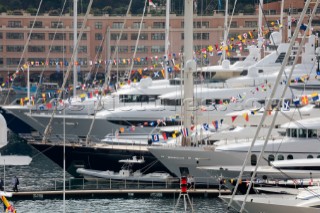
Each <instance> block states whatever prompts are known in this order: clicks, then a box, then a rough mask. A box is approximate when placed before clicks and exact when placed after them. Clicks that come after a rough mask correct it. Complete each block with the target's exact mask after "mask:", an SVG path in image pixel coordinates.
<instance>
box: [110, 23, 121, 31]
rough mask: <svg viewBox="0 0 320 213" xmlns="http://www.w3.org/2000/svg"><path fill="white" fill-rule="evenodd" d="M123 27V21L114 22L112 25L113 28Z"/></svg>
mask: <svg viewBox="0 0 320 213" xmlns="http://www.w3.org/2000/svg"><path fill="white" fill-rule="evenodd" d="M122 27H123V22H113V23H112V27H111V28H113V29H122Z"/></svg>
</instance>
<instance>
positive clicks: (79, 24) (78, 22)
mask: <svg viewBox="0 0 320 213" xmlns="http://www.w3.org/2000/svg"><path fill="white" fill-rule="evenodd" d="M71 27H72V29H73V22H72V24H71ZM81 27H82V21H77V28H78V29H80V28H81Z"/></svg>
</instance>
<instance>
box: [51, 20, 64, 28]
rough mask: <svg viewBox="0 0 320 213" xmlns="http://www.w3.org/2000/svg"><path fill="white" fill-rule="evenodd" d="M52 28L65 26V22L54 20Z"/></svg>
mask: <svg viewBox="0 0 320 213" xmlns="http://www.w3.org/2000/svg"><path fill="white" fill-rule="evenodd" d="M51 28H63V22H61V21H52V22H51Z"/></svg>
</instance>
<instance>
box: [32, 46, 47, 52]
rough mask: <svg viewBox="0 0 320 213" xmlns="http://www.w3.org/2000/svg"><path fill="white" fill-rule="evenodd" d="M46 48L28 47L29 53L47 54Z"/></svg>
mask: <svg viewBox="0 0 320 213" xmlns="http://www.w3.org/2000/svg"><path fill="white" fill-rule="evenodd" d="M45 50H46V48H45V46H28V52H45Z"/></svg>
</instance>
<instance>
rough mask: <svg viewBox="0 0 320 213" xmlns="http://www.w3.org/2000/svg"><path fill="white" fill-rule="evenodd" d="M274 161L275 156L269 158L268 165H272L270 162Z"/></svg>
mask: <svg viewBox="0 0 320 213" xmlns="http://www.w3.org/2000/svg"><path fill="white" fill-rule="evenodd" d="M272 161H274V155H269V156H268V164H269V165H270V162H272Z"/></svg>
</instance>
